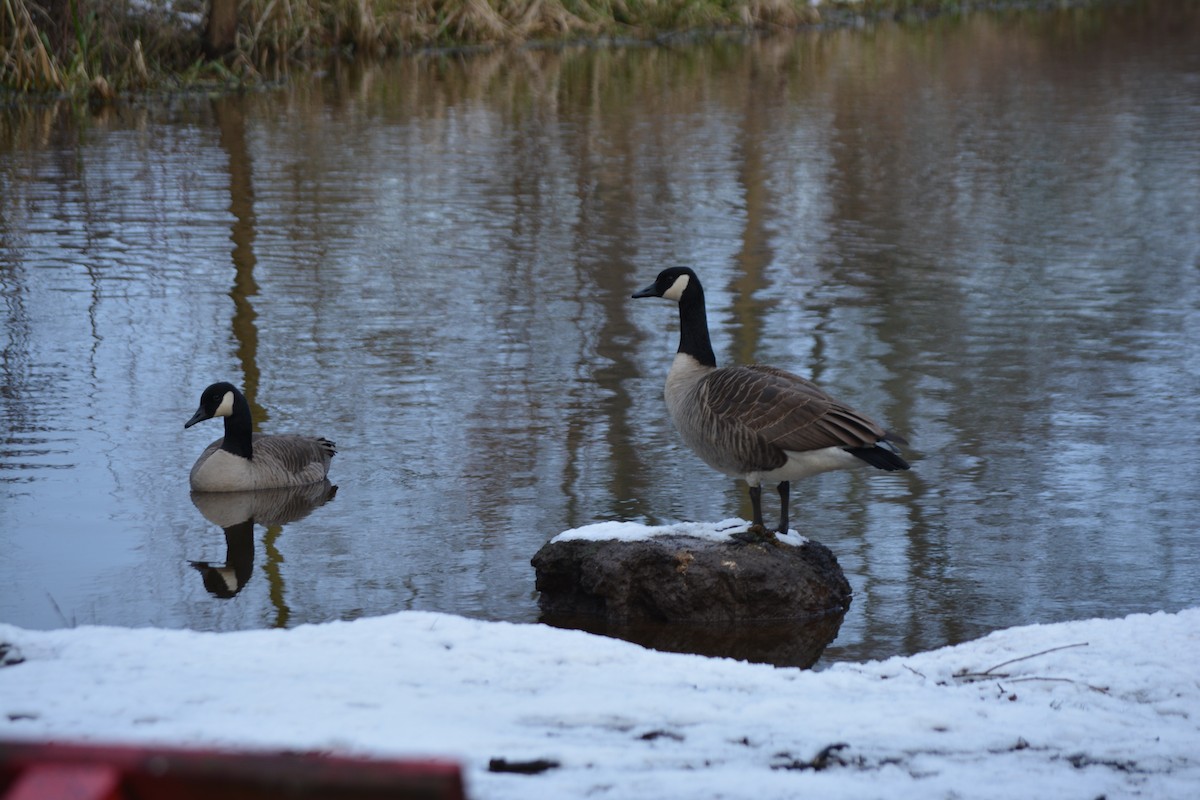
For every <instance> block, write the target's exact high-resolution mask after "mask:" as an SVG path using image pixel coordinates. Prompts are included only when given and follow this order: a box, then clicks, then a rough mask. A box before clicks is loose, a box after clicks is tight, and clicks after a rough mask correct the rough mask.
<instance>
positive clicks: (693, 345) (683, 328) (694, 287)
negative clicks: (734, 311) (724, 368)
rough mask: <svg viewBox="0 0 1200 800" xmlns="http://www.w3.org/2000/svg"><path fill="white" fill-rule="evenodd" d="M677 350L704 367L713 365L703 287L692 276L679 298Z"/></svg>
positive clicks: (715, 362) (715, 358)
mask: <svg viewBox="0 0 1200 800" xmlns="http://www.w3.org/2000/svg"><path fill="white" fill-rule="evenodd" d="M679 352H680V353H686V354H687V355H689V356H691V357H692V358H694V359H696V360H697V361H699V362H700V363H701V364H703V365H704V366H706V367H715V366H716V365H717V357H716V356H715V355H714V354H713V349H712V341H711V340H710V339H709V338H708V314H707V312H706V311H705V310H704V289H702V288H701V287H700V281H698V280H696V279H695V278H693V279H692V280H691V282H690V283H689V285H688V287H687V288H686V289H685V290H684V291H683V296H682V297H680V298H679Z"/></svg>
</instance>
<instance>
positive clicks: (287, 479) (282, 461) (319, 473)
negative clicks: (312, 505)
mask: <svg viewBox="0 0 1200 800" xmlns="http://www.w3.org/2000/svg"><path fill="white" fill-rule="evenodd" d="M336 452H337V449H336V448H335V446H334V444H333V442H331V441H329V440H328V439H319V438H315V437H311V436H295V435H269V436H263V435H259V434H255V436H254V462H255V465H256V467H257V469H259V470H260V472H262V473H263V474H262V475H260V479H259V481H258V485H259V486H263V487H265V486H297V485H300V484H304V483H312V482H314V481H320V480H323V479H324V478H325V475H326V474H327V473H328V472H329V462H330V461H331V460H332V459H333V456H334V454H335V453H336ZM267 472H270V473H271V477H270V478H268V479H267V480H263V478H266V473H267Z"/></svg>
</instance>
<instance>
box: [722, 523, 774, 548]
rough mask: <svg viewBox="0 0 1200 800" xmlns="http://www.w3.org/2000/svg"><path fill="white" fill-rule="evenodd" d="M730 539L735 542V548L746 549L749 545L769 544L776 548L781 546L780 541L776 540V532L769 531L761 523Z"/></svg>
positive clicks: (739, 532)
mask: <svg viewBox="0 0 1200 800" xmlns="http://www.w3.org/2000/svg"><path fill="white" fill-rule="evenodd" d="M729 538H730V539H732V540H733V545H734V546H735V547H745V546H746V545H748V544H769V545H774V546H776V547H778V546H779V540H778V539H776V538H775V531H769V530H767V529H766V527H765V526H764V525H763V524H762V523H761V522H758V523H755V524H753V525H751V526H750V527H749V528H746V530H744V531H738V532H737V533H731V534H729Z"/></svg>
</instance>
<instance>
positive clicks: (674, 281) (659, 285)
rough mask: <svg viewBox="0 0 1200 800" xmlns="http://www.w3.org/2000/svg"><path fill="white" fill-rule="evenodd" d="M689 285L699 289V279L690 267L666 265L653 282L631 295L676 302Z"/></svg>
mask: <svg viewBox="0 0 1200 800" xmlns="http://www.w3.org/2000/svg"><path fill="white" fill-rule="evenodd" d="M689 287H695V289H697V290H699V289H700V279H699V278H697V277H696V273H695V272H693V271H692V269H691V268H690V267H668V268H667V269H664V270H663V271H662V272H660V273H658V277H657V278H655V279H654V283H652V284H650V285H649V286H647V287H646V288H645V289H642V290H641V291H640V292H634V293H633V296H634V297H663V298H666V299H667V300H674V301H675V302H677V303H678V302H679V301H680V299H681V298H682V297H683V293H684V292H686V291H687V290H688V288H689Z"/></svg>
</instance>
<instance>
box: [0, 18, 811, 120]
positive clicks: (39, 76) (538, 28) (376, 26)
mask: <svg viewBox="0 0 1200 800" xmlns="http://www.w3.org/2000/svg"><path fill="white" fill-rule="evenodd" d="M818 18H819V12H818V11H817V10H816V8H815V7H814V6H812V5H811V4H810V0H0V91H3V92H5V93H8V94H10V95H12V94H14V93H15V94H36V93H48V94H53V95H63V94H68V95H83V94H91V95H92V96H93V97H94V98H97V99H108V98H111V97H113V96H116V95H118V94H122V93H131V92H139V91H147V90H171V89H177V88H186V87H193V86H205V85H214V84H215V85H229V84H234V85H238V84H243V85H244V84H253V83H257V82H262V81H269V80H272V79H275V78H278V77H279V76H280V75H281V74H283V73H284V72H286V70H288V69H289V68H290V67H292V66H295V65H297V64H315V63H319V62H320V61H321V60H322V59H326V58H330V57H339V56H359V57H361V56H368V57H378V56H385V55H389V54H394V53H399V52H405V51H412V50H418V49H423V48H445V47H472V46H496V45H511V44H520V43H527V42H571V41H580V40H591V39H603V38H612V37H620V38H630V39H640V38H649V37H653V36H656V35H662V34H664V33H668V32H670V33H674V32H688V31H697V30H720V29H727V28H764V27H795V26H798V25H802V24H806V23H812V22H815V21H816V20H817V19H818Z"/></svg>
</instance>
